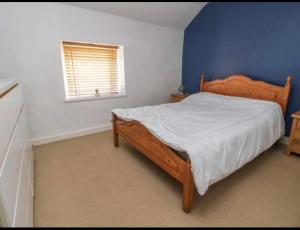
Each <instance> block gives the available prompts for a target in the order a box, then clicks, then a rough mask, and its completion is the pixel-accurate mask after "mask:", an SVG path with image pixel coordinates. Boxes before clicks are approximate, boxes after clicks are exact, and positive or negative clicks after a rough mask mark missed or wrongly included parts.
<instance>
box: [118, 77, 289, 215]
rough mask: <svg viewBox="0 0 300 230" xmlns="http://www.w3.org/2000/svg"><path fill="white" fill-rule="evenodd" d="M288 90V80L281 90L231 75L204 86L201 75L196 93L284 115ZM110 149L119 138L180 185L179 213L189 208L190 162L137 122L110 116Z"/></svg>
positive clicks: (191, 176)
mask: <svg viewBox="0 0 300 230" xmlns="http://www.w3.org/2000/svg"><path fill="white" fill-rule="evenodd" d="M290 88H291V77H290V76H289V77H288V78H287V82H286V85H285V86H284V87H281V86H276V85H271V84H268V83H266V82H263V81H254V80H251V79H250V78H249V77H247V76H244V75H232V76H229V77H227V78H225V79H223V80H214V81H210V82H206V81H205V80H204V75H203V74H202V75H201V84H200V90H201V91H202V92H212V93H216V94H222V95H230V96H239V97H247V98H254V99H262V100H269V101H274V102H277V103H278V104H279V105H280V106H281V109H282V112H283V113H285V111H286V107H287V103H288V98H289V93H290ZM112 123H113V137H114V145H115V146H116V147H117V146H118V136H119V135H120V136H121V137H123V138H124V139H125V140H126V141H127V142H129V143H130V144H131V145H132V146H133V147H135V148H136V149H137V150H139V151H140V152H141V153H143V154H144V155H145V156H146V157H148V158H149V159H150V160H152V161H153V162H154V163H156V164H157V165H158V166H159V167H161V168H162V169H163V170H165V171H166V172H167V173H168V174H170V175H171V176H172V177H173V178H175V179H176V180H177V181H178V182H180V183H181V184H182V185H183V211H184V212H186V213H188V212H190V210H191V208H192V201H193V194H194V190H195V186H194V180H193V175H192V171H191V162H190V160H189V159H183V158H182V157H180V156H179V155H178V154H176V152H175V151H174V150H173V149H171V148H170V147H169V146H167V145H165V144H163V143H162V142H161V141H159V140H158V139H157V138H156V137H155V136H154V135H152V134H151V133H150V132H149V131H148V130H147V128H145V127H144V126H143V125H142V124H141V123H139V122H138V121H124V120H122V119H120V118H118V117H117V116H116V115H115V114H114V113H112Z"/></svg>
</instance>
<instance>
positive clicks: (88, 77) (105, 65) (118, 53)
mask: <svg viewBox="0 0 300 230" xmlns="http://www.w3.org/2000/svg"><path fill="white" fill-rule="evenodd" d="M61 46H62V59H63V68H64V82H65V94H66V100H67V101H68V100H70V101H72V100H76V99H84V98H85V99H93V98H105V97H111V96H120V95H125V83H124V67H123V47H122V46H114V45H100V44H89V43H79V42H67V41H63V42H62V43H61Z"/></svg>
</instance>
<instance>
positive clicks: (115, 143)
mask: <svg viewBox="0 0 300 230" xmlns="http://www.w3.org/2000/svg"><path fill="white" fill-rule="evenodd" d="M112 123H113V135H114V145H115V147H118V146H119V135H118V132H117V116H116V115H115V114H114V113H113V114H112Z"/></svg>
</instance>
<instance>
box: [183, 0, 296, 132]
mask: <svg viewBox="0 0 300 230" xmlns="http://www.w3.org/2000/svg"><path fill="white" fill-rule="evenodd" d="M299 28H300V3H296V2H295V3H258V2H257V3H254V2H252V3H210V4H208V5H206V6H205V7H204V8H203V9H202V10H201V11H200V13H199V14H198V15H197V16H196V17H195V18H194V20H193V21H192V22H191V24H190V25H189V26H188V27H187V28H186V29H185V32H184V48H183V63H182V76H183V77H182V83H183V85H184V86H185V89H186V91H187V92H190V93H194V92H197V91H199V83H200V74H201V73H202V72H203V73H205V76H206V79H207V80H213V79H217V78H223V77H226V76H228V75H232V74H245V75H248V76H250V77H251V78H253V79H255V80H263V81H266V82H269V83H272V84H278V85H284V84H285V83H286V79H287V76H288V75H291V76H292V77H293V81H292V90H291V94H290V100H289V105H288V110H287V113H286V118H285V120H286V135H289V132H290V128H291V118H290V116H291V113H293V112H295V111H297V110H299V109H300V64H299V60H300V43H299V41H300V30H299Z"/></svg>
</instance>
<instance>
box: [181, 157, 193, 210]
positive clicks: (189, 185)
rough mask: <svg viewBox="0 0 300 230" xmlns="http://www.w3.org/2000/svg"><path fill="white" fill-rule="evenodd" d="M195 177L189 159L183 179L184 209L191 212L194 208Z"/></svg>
mask: <svg viewBox="0 0 300 230" xmlns="http://www.w3.org/2000/svg"><path fill="white" fill-rule="evenodd" d="M194 190H195V186H194V179H193V174H192V170H191V161H190V160H189V159H188V161H187V164H186V168H185V179H184V181H183V194H182V195H183V197H182V198H183V207H182V209H183V211H184V212H185V213H189V212H190V211H191V209H192V202H193V197H194Z"/></svg>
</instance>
